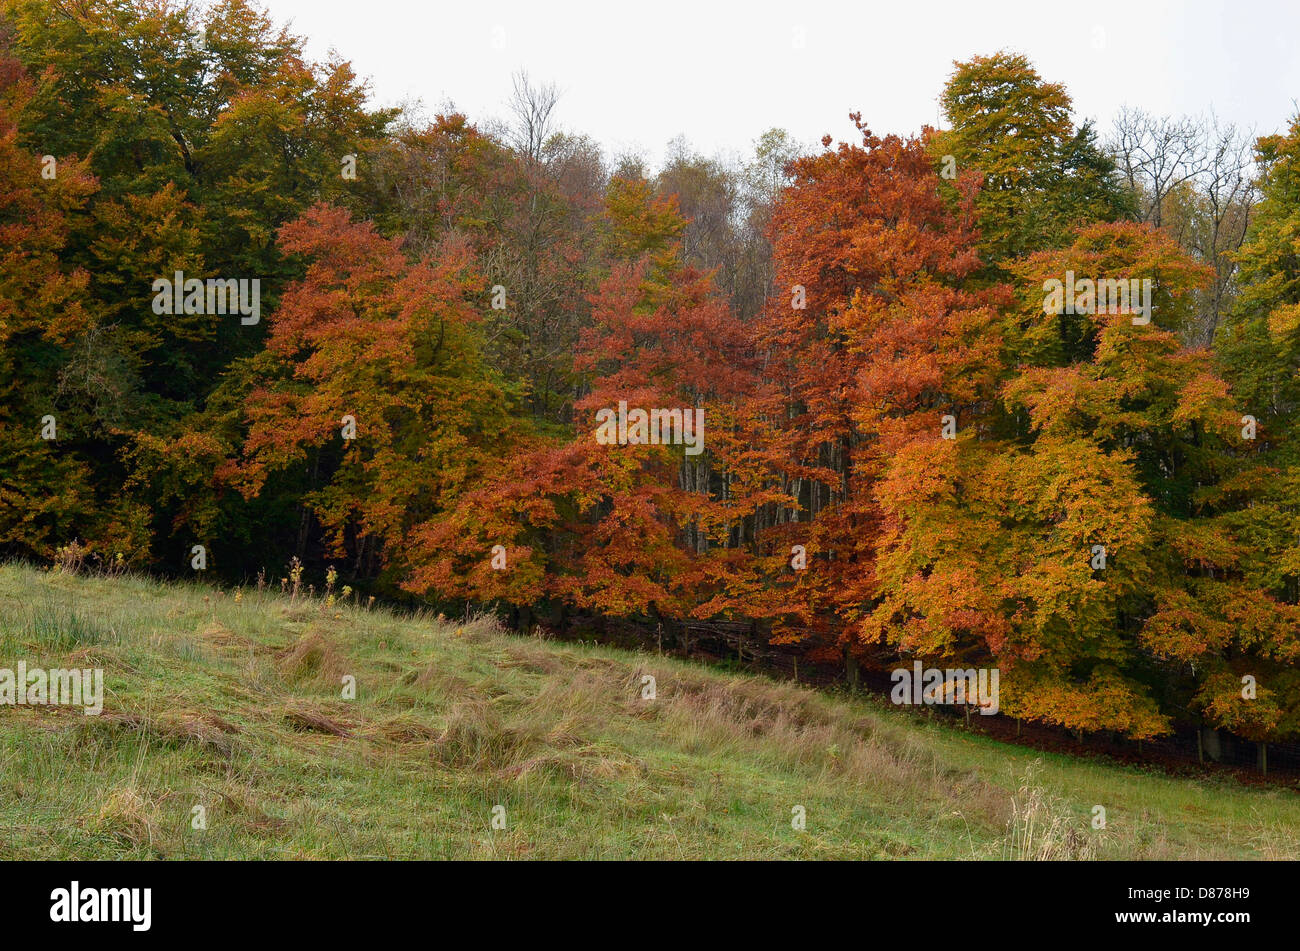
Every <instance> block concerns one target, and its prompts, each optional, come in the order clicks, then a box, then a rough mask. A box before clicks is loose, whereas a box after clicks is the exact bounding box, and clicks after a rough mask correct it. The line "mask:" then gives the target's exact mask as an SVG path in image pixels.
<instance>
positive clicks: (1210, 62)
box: [260, 0, 1300, 164]
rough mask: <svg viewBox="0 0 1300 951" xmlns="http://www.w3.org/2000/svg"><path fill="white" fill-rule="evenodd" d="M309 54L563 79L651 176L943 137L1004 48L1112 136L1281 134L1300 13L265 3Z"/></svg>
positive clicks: (489, 100)
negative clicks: (853, 115) (723, 160)
mask: <svg viewBox="0 0 1300 951" xmlns="http://www.w3.org/2000/svg"><path fill="white" fill-rule="evenodd" d="M260 2H261V3H262V5H263V6H264V7H265V9H267V11H268V12H269V13H270V14H271V16H272V18H273V19H275V20H276V21H277V22H280V23H283V22H286V21H291V22H292V25H293V27H294V31H295V32H296V33H299V34H302V35H305V36H306V37H307V38H308V41H309V44H308V52H309V53H310V54H311V55H313V56H314V57H317V58H324V57H325V56H326V55H327V53H328V52H329V51H330V50H331V49H334V50H337V51H338V52H339V53H340V54H341V55H342V56H344V57H345V58H347V59H350V60H351V61H352V63H353V64H354V66H355V67H356V69H357V71H358V72H359V73H360V74H361V75H363V76H366V77H369V78H370V79H371V80H372V83H373V89H374V94H375V99H376V102H377V103H380V104H384V105H390V104H395V103H400V102H402V101H405V100H414V99H419V100H422V101H423V102H424V103H425V105H426V106H427V107H428V108H429V110H430V111H433V110H434V109H436V107H438V106H439V105H440V104H442V103H444V102H446V101H448V100H450V101H452V102H454V103H455V104H456V106H457V107H458V108H459V109H460V111H462V112H464V113H466V114H467V115H469V116H470V118H471V119H473V120H475V121H483V120H485V119H487V118H489V117H492V116H503V115H504V114H505V105H504V103H505V99H506V97H507V96H508V94H509V92H510V84H511V74H512V73H513V72H514V71H516V70H518V69H520V68H524V69H526V70H527V71H528V72H529V74H530V75H531V77H532V78H533V79H534V80H541V81H553V82H555V83H556V84H557V85H558V86H559V88H560V90H561V93H562V98H561V100H560V104H559V107H558V110H557V114H558V120H559V124H560V126H561V127H562V128H564V129H565V130H567V131H576V132H586V133H588V134H589V135H591V136H592V137H593V138H595V139H597V140H598V141H599V142H601V143H602V144H603V145H604V146H605V147H606V148H607V149H609V150H610V151H611V153H618V152H620V151H623V150H633V151H639V152H641V153H642V154H644V155H646V156H647V157H648V158H649V159H650V160H651V163H652V164H655V163H657V162H658V161H659V160H660V158H661V157H662V155H663V152H664V147H665V145H666V143H667V142H668V141H669V140H670V139H672V138H673V137H675V136H678V135H684V136H685V137H686V138H687V139H688V140H689V142H690V143H691V144H692V145H693V146H694V147H695V148H696V149H697V150H699V151H702V152H705V153H708V154H713V153H715V152H719V151H727V150H735V151H739V152H742V153H746V154H747V153H748V152H749V151H750V148H751V145H752V143H753V140H754V139H755V138H756V137H757V136H758V135H759V134H760V133H762V132H763V131H764V130H765V129H769V128H772V127H773V126H777V127H780V128H784V129H786V130H787V131H788V132H790V133H791V134H792V135H793V136H794V137H795V138H796V139H799V140H800V141H803V142H805V143H808V144H812V143H815V142H817V141H818V140H819V139H820V138H821V136H822V135H823V134H825V133H827V132H829V133H831V134H832V135H834V136H835V137H836V138H837V139H838V138H846V137H849V136H850V135H851V133H852V127H851V126H850V124H849V122H848V119H847V114H848V113H849V112H852V111H854V110H860V111H861V112H862V113H863V116H864V118H865V119H866V120H867V122H868V123H869V124H870V126H871V127H872V129H873V130H874V131H876V132H882V133H883V132H915V131H917V130H919V128H920V127H921V126H922V125H924V124H926V123H929V124H931V125H936V124H939V122H940V118H939V112H938V105H937V98H938V94H939V91H940V89H941V88H942V86H943V83H944V80H945V79H946V78H947V76H948V74H949V73H950V71H951V69H952V62H953V60H960V59H968V58H969V57H971V56H972V55H975V54H977V53H990V52H993V51H995V50H997V49H1001V48H1005V49H1009V50H1014V51H1018V52H1023V53H1025V54H1027V55H1028V56H1029V57H1030V59H1031V60H1033V62H1034V63H1035V64H1036V66H1037V68H1038V70H1039V72H1040V73H1041V74H1042V75H1043V76H1044V77H1045V78H1047V79H1048V80H1051V81H1057V82H1063V83H1065V85H1066V88H1067V89H1068V90H1069V91H1070V93H1071V95H1072V96H1073V97H1074V105H1075V111H1076V117H1077V118H1080V119H1081V118H1088V117H1091V118H1095V119H1098V120H1099V122H1100V125H1101V127H1102V130H1103V131H1105V130H1106V129H1107V128H1108V127H1109V123H1110V119H1111V117H1112V116H1113V115H1114V114H1115V112H1116V111H1117V110H1118V109H1119V107H1121V106H1123V105H1125V104H1128V105H1133V106H1140V107H1142V108H1144V109H1146V110H1148V111H1151V112H1155V113H1158V114H1164V113H1171V114H1183V113H1191V114H1202V113H1207V112H1208V111H1210V110H1214V111H1215V112H1216V113H1217V114H1218V116H1219V117H1220V118H1221V119H1225V120H1228V121H1232V122H1236V123H1237V124H1238V125H1240V126H1243V127H1248V128H1249V127H1253V128H1254V129H1255V131H1256V132H1257V133H1259V134H1262V133H1266V132H1273V131H1280V130H1282V129H1283V128H1284V127H1285V122H1286V119H1287V118H1288V117H1289V116H1290V115H1292V114H1293V113H1294V111H1295V110H1296V103H1297V101H1300V0H1237V2H1221V0H1191V2H1177V0H1124V2H1115V0H1099V2H1090V0H1071V2H1068V3H1066V2H1058V0H966V2H952V0H887V2H878V0H840V2H836V3H823V2H814V0H786V2H782V3H771V2H766V0H751V2H734V3H723V2H720V0H691V2H679V0H656V2H651V3H643V4H640V5H636V6H632V5H630V4H625V3H622V2H619V0H605V2H592V3H579V2H562V0H532V2H499V0H456V2H442V0H433V2H429V0H260Z"/></svg>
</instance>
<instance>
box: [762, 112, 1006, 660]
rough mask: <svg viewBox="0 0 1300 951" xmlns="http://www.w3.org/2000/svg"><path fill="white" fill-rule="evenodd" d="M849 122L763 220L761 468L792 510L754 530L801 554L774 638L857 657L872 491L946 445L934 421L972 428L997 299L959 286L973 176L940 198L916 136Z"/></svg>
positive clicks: (988, 362)
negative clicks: (766, 275) (768, 290)
mask: <svg viewBox="0 0 1300 951" xmlns="http://www.w3.org/2000/svg"><path fill="white" fill-rule="evenodd" d="M853 120H854V122H855V124H856V125H857V127H858V129H859V130H860V131H861V133H862V141H861V143H860V144H848V143H842V144H841V145H840V146H839V147H838V148H837V149H834V150H831V149H829V148H828V149H827V151H825V152H823V153H821V154H819V155H816V156H810V157H807V158H803V159H799V160H797V161H796V162H795V163H793V166H792V171H793V173H794V180H793V183H792V185H791V187H790V188H789V189H788V190H787V191H786V193H785V194H784V196H783V197H782V199H781V200H780V202H779V203H778V205H777V208H776V212H775V216H774V219H773V224H772V230H773V241H774V246H775V261H776V264H777V273H778V276H777V280H776V293H775V296H774V298H773V299H772V301H771V302H770V304H769V307H768V310H767V314H766V317H765V320H764V323H763V325H762V327H761V328H760V341H761V344H762V346H763V348H764V350H765V354H766V357H767V364H766V365H767V369H768V373H769V374H770V375H771V377H772V382H773V384H774V386H775V387H776V389H777V391H778V392H779V395H780V398H781V400H782V402H783V406H782V411H781V412H780V413H779V415H775V416H774V417H773V424H774V430H775V432H774V433H773V436H772V439H771V440H770V448H771V454H770V457H769V461H770V463H771V464H772V465H773V467H774V468H775V469H776V470H777V471H778V472H779V478H780V489H781V490H782V491H783V492H784V493H786V494H788V495H789V496H790V497H792V498H793V499H795V500H797V507H795V508H792V509H790V510H787V511H784V512H780V513H778V514H777V516H776V518H775V519H774V520H773V521H774V525H773V526H772V529H773V530H772V531H770V532H769V533H768V536H769V537H770V538H773V539H779V542H778V543H777V546H776V547H777V548H778V549H783V548H787V547H788V546H791V545H794V544H803V545H804V546H805V547H806V549H807V552H808V556H809V563H808V565H809V566H808V569H807V570H805V571H802V572H795V573H794V574H793V575H792V576H791V577H792V578H793V579H794V580H793V581H792V582H790V584H791V585H792V586H793V591H788V592H787V594H786V597H787V598H790V603H791V604H792V605H797V609H796V611H795V613H794V614H792V615H791V616H790V617H788V618H787V619H786V621H785V623H781V624H778V625H777V628H776V637H777V639H778V640H786V641H804V642H809V643H810V644H812V645H818V644H820V645H821V647H822V648H823V649H825V648H834V649H835V650H837V651H838V650H840V649H847V650H849V651H850V653H858V652H861V651H862V650H863V649H864V648H865V644H864V642H863V640H862V639H861V637H860V634H859V633H855V627H854V626H853V624H852V623H851V622H853V621H855V620H857V619H859V618H860V617H861V616H862V615H863V613H864V611H866V610H869V609H870V607H871V605H872V604H873V602H874V600H875V598H876V588H877V576H876V575H877V569H876V565H875V558H876V552H877V547H878V544H879V540H880V537H881V533H882V532H883V531H884V530H885V528H886V526H885V525H884V524H883V523H882V513H881V511H880V507H879V505H878V502H877V500H876V498H875V495H874V492H875V487H876V485H877V483H878V481H879V480H880V478H881V476H882V474H883V473H884V471H885V469H886V467H887V465H888V462H889V460H890V459H891V458H892V457H893V456H894V455H896V454H898V453H900V452H904V451H907V450H908V448H909V447H917V448H916V451H918V452H922V453H928V454H932V455H936V456H937V455H941V454H942V453H944V452H946V451H948V449H947V447H946V445H945V442H944V441H943V440H942V439H941V425H942V418H943V417H944V416H952V417H954V419H955V421H956V424H957V425H958V426H959V427H971V426H975V425H977V424H978V420H979V416H980V413H981V412H982V410H983V407H984V404H985V401H987V399H988V397H989V394H990V387H991V384H992V381H993V379H994V377H995V374H996V367H997V360H996V354H997V348H998V336H997V333H996V316H997V308H998V306H999V302H1000V301H1001V300H1002V299H1004V297H1005V293H1004V292H1002V291H1000V290H998V289H994V290H983V291H978V290H972V289H968V288H966V287H964V286H963V285H964V282H965V280H966V279H967V277H968V276H969V275H970V274H971V273H972V272H973V271H974V269H975V268H976V267H977V266H978V264H979V261H978V259H977V257H976V254H975V250H974V248H975V240H976V237H977V235H976V232H975V230H974V227H973V220H972V209H973V201H974V195H975V182H974V180H973V178H971V177H964V178H961V179H959V180H958V181H957V183H956V184H957V186H958V188H957V195H958V198H957V200H956V201H955V202H953V201H951V200H950V199H948V198H945V196H944V193H943V190H941V188H940V182H941V180H940V178H939V175H938V170H937V169H936V167H935V166H934V164H933V159H932V158H931V157H930V155H929V154H928V152H927V147H926V146H927V137H928V135H929V132H928V130H927V131H926V133H925V134H924V135H923V136H922V137H920V138H916V139H901V138H898V137H895V136H889V137H886V138H881V137H879V136H876V135H874V134H873V133H872V132H871V131H870V130H869V129H868V128H867V127H866V126H865V125H864V124H863V123H862V121H861V117H860V116H857V115H855V116H853ZM824 144H825V145H827V146H829V144H830V139H829V137H827V139H825V140H824ZM823 653H824V651H823Z"/></svg>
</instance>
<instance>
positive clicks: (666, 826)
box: [0, 564, 1300, 859]
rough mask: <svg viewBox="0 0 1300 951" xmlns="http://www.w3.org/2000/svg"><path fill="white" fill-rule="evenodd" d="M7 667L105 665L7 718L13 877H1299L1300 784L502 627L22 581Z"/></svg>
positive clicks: (6, 609) (185, 592)
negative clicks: (317, 866)
mask: <svg viewBox="0 0 1300 951" xmlns="http://www.w3.org/2000/svg"><path fill="white" fill-rule="evenodd" d="M20 660H23V661H26V663H27V665H28V666H29V667H34V666H42V667H46V668H57V667H73V666H75V667H83V668H95V667H99V668H103V670H104V672H105V697H104V709H103V713H102V714H101V715H100V716H98V717H88V716H85V715H84V714H83V712H82V711H81V710H80V709H75V710H70V709H68V708H57V707H27V706H0V841H3V843H4V846H5V849H4V854H5V857H6V858H10V859H15V858H23V859H44V858H52V859H53V858H140V859H146V858H218V859H231V858H290V859H306V858H544V859H580V858H608V859H615V858H653V859H679V858H719V859H721V858H805V859H817V858H834V859H888V858H900V857H910V858H953V859H970V858H976V859H999V858H1040V857H1046V858H1100V859H1107V858H1152V859H1220V858H1273V859H1278V858H1289V859H1297V858H1300V794H1297V792H1296V791H1294V790H1289V789H1285V788H1273V789H1258V788H1248V787H1244V786H1241V785H1238V784H1237V783H1236V782H1235V781H1233V780H1231V779H1230V778H1215V779H1186V778H1175V777H1170V776H1167V775H1164V774H1162V773H1159V772H1156V771H1146V770H1141V769H1136V768H1132V767H1125V766H1120V765H1112V764H1109V763H1105V762H1100V761H1095V760H1076V759H1073V758H1070V757H1067V756H1061V755H1052V754H1046V753H1038V752H1035V751H1032V750H1026V749H1022V748H1019V747H1015V746H1008V745H1005V744H1002V743H998V742H996V741H993V740H990V739H987V738H985V737H981V736H978V735H974V734H971V733H967V732H964V731H962V730H960V729H957V728H954V727H953V726H952V725H950V724H939V723H934V722H930V721H928V720H927V719H926V718H925V717H922V716H918V715H915V714H912V713H908V712H904V711H899V710H896V709H894V708H891V707H890V706H888V705H887V704H885V703H883V702H881V701H880V700H876V699H871V698H862V699H851V700H850V699H845V698H842V697H838V696H832V695H828V694H824V693H819V692H816V691H813V690H809V689H804V688H800V687H797V686H795V685H792V684H787V683H780V682H776V681H772V680H769V679H765V678H762V677H756V676H737V675H734V674H725V673H721V672H715V671H712V670H710V669H707V668H704V667H701V666H698V665H695V664H691V663H686V662H681V661H677V660H673V659H670V658H664V657H659V656H657V655H654V654H638V653H629V652H625V651H617V650H612V649H606V648H601V647H595V646H585V645H581V644H571V643H557V642H553V641H542V640H537V639H534V638H527V637H521V636H518V635H513V634H509V633H506V632H504V631H502V630H500V629H498V628H497V627H496V626H495V624H494V623H493V622H492V621H490V620H486V619H478V620H475V621H471V622H468V623H459V622H456V621H447V620H442V619H439V618H436V617H429V616H417V617H399V616H395V615H393V614H391V613H389V612H386V611H381V610H373V611H368V610H366V609H365V608H363V607H357V606H350V605H349V606H341V605H327V604H326V603H325V602H324V601H323V600H322V599H320V598H315V599H303V598H299V599H296V600H291V599H290V598H289V597H288V596H285V595H281V594H280V593H278V592H276V593H274V594H272V593H269V592H266V593H259V592H257V591H250V590H243V591H240V592H238V593H236V592H234V591H230V590H226V591H218V590H217V589H215V588H210V587H204V586H200V585H175V584H166V583H162V582H159V581H155V580H150V579H146V578H140V577H134V576H122V577H117V578H107V577H101V576H82V575H74V574H68V573H62V572H58V571H55V572H50V571H44V570H40V569H37V568H34V567H30V566H26V565H16V564H11V565H4V566H0V668H3V667H8V668H14V667H16V666H17V663H18V661H20ZM645 675H650V676H653V677H654V678H655V681H656V697H655V699H653V700H647V699H643V698H642V685H643V677H644V676H645ZM349 676H350V677H355V678H356V689H357V695H356V699H354V700H349V699H345V698H344V697H343V696H342V693H343V688H342V682H343V679H344V678H345V677H349ZM1094 805H1104V806H1105V808H1106V818H1107V827H1106V829H1105V830H1104V831H1098V830H1094V829H1092V828H1091V824H1090V819H1091V816H1092V809H1093V807H1094ZM196 806H200V807H202V809H203V814H204V816H205V818H206V826H207V827H206V829H195V828H193V825H194V822H193V817H194V816H195V814H196V813H195V807H196ZM496 806H502V807H504V819H505V828H504V829H493V828H492V817H493V811H494V807H496ZM796 806H802V807H803V809H804V811H805V814H806V828H805V829H803V830H797V829H795V828H792V823H791V818H792V810H794V809H795V807H796ZM497 814H498V815H500V814H501V813H500V811H499V810H498V811H497Z"/></svg>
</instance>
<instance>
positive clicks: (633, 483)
mask: <svg viewBox="0 0 1300 951" xmlns="http://www.w3.org/2000/svg"><path fill="white" fill-rule="evenodd" d="M607 216H608V219H607V222H606V224H607V229H606V234H607V241H608V244H609V246H610V247H611V248H614V249H615V251H614V256H615V259H616V261H617V260H618V259H619V258H621V259H623V260H622V263H616V264H615V266H614V267H613V268H612V270H611V273H610V274H609V276H608V277H607V278H606V279H605V280H604V281H603V282H602V284H601V286H600V289H599V291H598V293H597V294H596V295H594V297H593V299H592V308H593V326H592V327H591V329H590V330H589V331H588V332H587V333H586V334H584V336H583V339H582V341H581V343H580V346H579V352H578V355H577V360H576V364H577V370H578V372H579V373H582V374H585V375H586V377H587V378H588V379H589V380H590V390H589V392H588V393H587V395H586V396H585V397H584V398H582V399H581V400H580V401H579V402H578V404H577V409H576V420H575V434H574V437H573V439H572V440H571V441H569V442H568V443H567V444H565V445H562V446H555V445H553V444H547V443H541V442H539V443H538V444H537V445H535V446H534V447H533V449H532V451H531V452H527V453H523V454H519V455H517V457H516V460H515V461H513V462H512V463H511V465H510V466H509V467H508V468H507V470H506V471H504V472H503V473H502V474H501V475H500V477H499V478H497V479H495V480H493V481H491V482H490V483H489V484H487V485H485V486H484V487H483V488H481V489H479V490H476V491H475V492H472V493H470V494H469V495H467V496H466V497H465V499H464V500H463V502H462V504H461V505H460V506H458V507H457V509H456V511H455V512H454V513H451V514H450V515H449V516H448V517H447V518H440V519H435V520H432V521H431V522H430V523H429V524H427V525H426V526H424V527H423V528H422V530H421V534H420V537H419V540H418V547H419V549H420V550H421V552H424V553H427V556H426V557H425V559H424V561H423V563H422V564H421V565H420V566H418V567H417V569H416V571H415V572H414V574H413V575H412V578H411V579H410V581H409V583H408V587H410V588H411V589H412V590H416V591H428V590H435V591H438V592H439V593H442V594H444V595H455V596H460V597H466V598H474V599H479V600H489V599H496V598H501V599H504V600H506V601H509V602H511V603H514V604H516V605H523V604H528V603H530V602H531V601H533V600H536V599H539V598H548V599H555V600H558V601H560V602H561V603H563V604H566V605H571V606H573V607H576V608H578V609H582V610H590V611H594V612H599V613H602V614H605V615H612V616H625V617H626V616H649V617H651V618H682V617H686V616H689V615H695V616H711V615H713V614H716V613H723V612H725V611H727V610H729V609H731V608H733V607H734V606H735V605H736V603H737V601H736V596H737V594H738V591H739V590H740V589H739V588H737V586H736V581H737V579H738V578H739V577H740V576H741V575H743V574H744V572H745V571H746V565H747V559H748V557H749V555H748V554H747V552H746V551H745V549H744V547H743V546H742V545H741V544H740V539H741V538H742V536H743V533H744V526H745V524H746V518H747V517H750V516H752V514H753V512H754V511H755V510H756V509H757V508H758V507H759V506H761V505H762V504H764V503H765V502H766V501H767V500H769V499H770V498H771V497H773V492H772V489H771V487H770V486H769V485H768V484H766V482H765V481H764V480H763V479H762V478H761V473H762V470H763V465H764V462H763V459H762V458H761V455H760V454H757V453H755V452H754V450H753V448H752V446H753V433H752V429H753V426H754V425H755V424H754V421H753V405H752V404H751V403H750V401H749V399H748V397H750V396H752V395H753V394H754V391H755V387H756V383H757V379H756V375H755V373H754V365H753V358H752V356H751V354H750V351H749V341H748V338H747V335H746V333H745V332H744V328H742V327H741V326H740V324H739V323H738V322H737V321H736V320H735V318H734V317H733V315H732V314H731V313H730V311H729V310H728V308H727V307H726V306H725V304H723V303H721V302H719V301H718V300H717V299H716V298H715V294H714V290H713V288H712V284H711V281H710V280H709V279H708V278H707V277H706V276H702V275H699V274H697V273H694V272H692V271H691V270H689V269H687V268H683V267H682V266H681V265H680V263H678V262H676V258H675V252H674V251H673V241H674V238H675V235H676V234H677V233H678V232H679V231H680V218H679V217H677V216H676V213H675V211H674V210H673V208H672V205H671V202H668V201H666V200H663V199H656V198H654V197H653V196H652V195H651V194H650V192H649V191H648V190H647V189H645V188H643V187H642V188H638V187H636V186H635V183H632V184H628V183H625V182H621V181H616V183H615V184H614V186H612V188H611V203H610V207H609V209H608V211H607ZM620 402H623V403H626V404H627V407H628V408H629V409H636V408H641V409H644V410H646V411H649V410H652V409H660V410H682V411H689V412H690V413H692V414H697V413H702V414H703V421H704V422H703V426H702V428H701V429H700V430H698V431H697V435H698V436H699V437H701V440H700V445H701V452H699V453H698V454H694V453H691V454H688V453H687V452H686V446H685V445H684V444H679V445H635V444H632V445H620V444H604V443H602V442H601V441H600V440H599V439H598V438H597V428H598V427H597V414H598V413H599V411H600V410H610V411H612V412H617V409H618V407H619V404H620ZM696 418H697V419H698V418H699V417H698V416H697V417H696ZM688 441H693V440H688ZM498 545H499V546H501V548H500V549H497V552H498V553H500V552H501V550H502V549H504V555H505V565H506V567H504V568H500V567H495V568H494V567H493V565H492V557H493V555H492V552H493V549H494V548H495V546H498ZM499 564H500V562H498V565H499ZM741 587H743V585H742V586H741Z"/></svg>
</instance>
